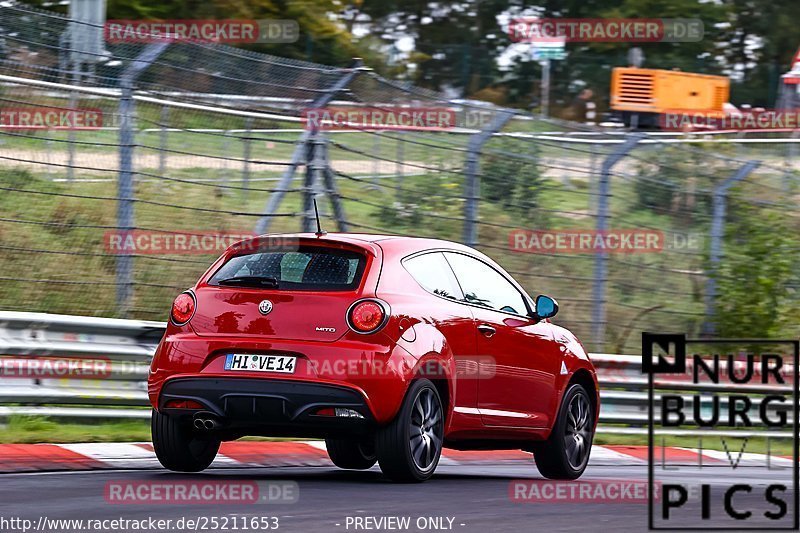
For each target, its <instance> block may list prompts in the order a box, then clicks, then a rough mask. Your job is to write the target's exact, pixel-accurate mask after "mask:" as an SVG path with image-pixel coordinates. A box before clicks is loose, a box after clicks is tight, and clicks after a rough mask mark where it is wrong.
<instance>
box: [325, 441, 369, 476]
mask: <svg viewBox="0 0 800 533" xmlns="http://www.w3.org/2000/svg"><path fill="white" fill-rule="evenodd" d="M325 446H326V448H327V449H328V457H330V458H331V461H333V464H335V465H336V466H338V467H339V468H344V469H345V470H367V469H368V468H372V467H373V466H375V463H377V462H378V456H377V455H376V454H375V442H374V440H373V439H371V438H370V439H364V440H352V439H325Z"/></svg>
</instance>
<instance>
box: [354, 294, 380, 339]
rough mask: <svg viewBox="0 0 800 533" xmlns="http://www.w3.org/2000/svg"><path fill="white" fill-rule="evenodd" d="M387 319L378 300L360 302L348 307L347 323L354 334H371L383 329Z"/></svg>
mask: <svg viewBox="0 0 800 533" xmlns="http://www.w3.org/2000/svg"><path fill="white" fill-rule="evenodd" d="M388 317H389V315H388V313H387V311H386V307H385V304H383V303H382V302H380V301H379V300H361V301H358V302H356V303H354V304H353V305H351V306H350V309H349V311H348V313H347V323H348V324H349V325H350V329H352V330H353V331H355V332H356V333H373V332H375V331H377V330H379V329H380V328H381V327H383V325H384V324H385V323H386V320H387V318H388Z"/></svg>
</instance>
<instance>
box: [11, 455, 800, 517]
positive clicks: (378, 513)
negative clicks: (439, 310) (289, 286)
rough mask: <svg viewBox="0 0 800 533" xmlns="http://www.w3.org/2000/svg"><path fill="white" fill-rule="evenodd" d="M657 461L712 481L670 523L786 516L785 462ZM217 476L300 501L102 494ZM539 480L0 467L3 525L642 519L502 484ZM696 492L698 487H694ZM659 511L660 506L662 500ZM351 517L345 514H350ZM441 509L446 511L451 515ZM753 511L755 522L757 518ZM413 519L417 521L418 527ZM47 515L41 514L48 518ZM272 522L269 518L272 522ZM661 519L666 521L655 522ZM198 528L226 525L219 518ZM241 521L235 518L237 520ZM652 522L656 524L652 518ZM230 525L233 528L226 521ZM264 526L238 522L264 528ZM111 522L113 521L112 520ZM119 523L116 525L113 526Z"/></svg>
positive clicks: (518, 475)
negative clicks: (515, 493) (725, 503)
mask: <svg viewBox="0 0 800 533" xmlns="http://www.w3.org/2000/svg"><path fill="white" fill-rule="evenodd" d="M673 468H675V469H674V470H660V469H659V470H657V471H656V476H657V479H658V480H660V481H662V482H664V483H669V482H676V483H681V484H685V483H708V484H709V485H710V486H711V495H712V504H711V506H710V510H711V513H712V516H711V519H710V520H708V521H702V520H701V519H700V506H699V504H698V503H697V502H696V501H692V502H690V503H688V504H687V505H686V506H685V508H683V509H681V510H679V511H677V512H676V514H674V515H673V518H674V520H675V521H673V522H671V524H672V525H673V526H674V525H682V526H683V527H691V528H696V529H697V530H706V531H708V530H709V529H710V528H711V527H720V526H724V527H728V528H731V527H733V528H737V529H739V528H741V530H746V529H745V528H754V527H767V526H773V527H776V526H778V527H786V526H791V525H792V517H793V512H794V508H793V506H794V497H795V495H794V493H793V491H792V478H793V473H792V469H791V468H783V469H777V470H768V469H766V468H764V467H742V468H738V469H736V470H731V469H730V468H729V467H723V466H707V467H705V468H703V469H697V468H696V467H673ZM187 478H190V479H198V478H201V479H204V480H208V479H214V480H221V481H222V480H237V481H242V480H256V481H260V482H273V481H279V480H293V481H295V482H296V483H297V485H298V488H299V494H298V501H297V502H296V503H291V504H268V505H186V504H182V505H176V504H162V505H152V504H151V505H112V504H109V503H107V502H106V500H105V498H104V490H105V487H106V484H107V483H108V482H110V481H123V480H124V481H142V482H153V481H155V482H164V481H171V480H185V479H187ZM521 479H525V480H530V481H533V482H534V483H542V480H541V477H540V476H539V474H538V472H537V471H536V469H535V467H534V465H533V464H531V465H530V467H527V466H526V465H519V464H515V465H505V466H504V465H475V466H472V465H458V466H449V465H440V467H439V468H438V469H437V472H436V474H435V476H434V477H433V478H432V479H431V480H429V481H428V482H426V483H423V484H411V485H397V484H393V483H391V482H389V481H387V480H386V479H385V478H384V477H383V476H382V475H381V473H380V471H379V470H377V468H373V469H372V470H369V471H365V472H355V471H343V470H338V469H336V468H328V467H275V468H235V469H211V470H208V471H206V472H205V473H202V474H195V475H191V476H187V475H182V474H181V475H179V474H173V473H169V472H166V471H160V470H105V471H92V472H71V473H70V472H58V473H46V472H38V473H25V474H3V475H0V526H3V527H0V530H2V531H3V532H4V533H5V532H6V531H8V532H13V531H22V530H21V529H19V528H18V524H17V528H14V527H12V526H13V524H11V523H9V522H5V523H4V522H3V521H2V520H3V519H9V518H12V517H15V518H24V519H29V520H31V521H32V523H33V524H34V529H33V530H34V531H35V530H36V529H35V525H36V524H38V521H39V519H40V517H46V518H47V519H48V520H52V519H115V518H133V519H139V520H141V519H144V518H148V517H153V518H155V519H167V518H169V519H172V520H175V521H177V520H178V519H180V518H182V517H187V518H193V519H197V518H200V517H205V518H210V517H228V518H229V519H230V518H232V517H240V519H241V518H242V517H276V518H277V521H278V525H279V529H278V531H287V532H297V533H305V532H325V533H331V532H339V531H343V532H344V531H443V530H444V531H460V532H465V533H467V532H469V533H472V532H487V531H488V532H505V531H508V532H515V533H519V532H527V531H548V532H549V531H582V532H594V531H604V532H609V533H610V532H612V531H645V530H647V524H648V505H647V503H646V502H638V503H630V502H628V503H622V502H619V501H601V502H592V503H587V502H585V501H581V502H576V501H569V500H567V501H557V502H553V501H549V502H546V503H531V502H525V503H519V502H515V501H512V498H511V497H510V493H509V488H510V486H511V484H512V483H513V482H514V481H515V480H521ZM646 479H647V468H646V466H643V465H637V466H593V465H590V466H589V468H588V469H587V471H586V473H585V474H584V476H583V477H582V478H581V480H580V483H587V482H588V483H594V482H601V484H602V482H607V481H608V480H616V481H619V480H623V481H634V480H639V481H644V480H646ZM733 483H742V484H748V485H750V486H752V487H753V491H752V493H750V494H747V493H738V494H737V495H736V496H735V497H734V500H733V501H734V502H735V507H736V508H737V509H740V510H746V509H750V510H752V511H753V513H754V514H753V518H751V519H750V520H748V521H743V522H732V521H730V520H726V519H725V516H724V512H723V510H722V503H721V502H722V499H723V493H724V491H725V489H726V488H727V487H728V486H729V485H731V484H733ZM770 483H785V484H786V485H787V486H788V487H789V492H788V493H786V494H783V495H782V497H783V499H785V500H786V501H787V503H788V508H789V513H788V515H787V517H786V518H785V519H784V520H782V521H777V522H768V521H766V520H765V519H764V518H763V512H764V511H768V510H775V509H776V507H775V506H773V505H771V504H769V503H768V502H765V499H764V488H765V487H766V486H767V485H768V484H770ZM696 494H699V492H697V493H696ZM656 505H657V506H659V507H658V509H657V512H658V511H660V504H659V503H657V504H656ZM390 516H391V517H409V519H410V522H409V526H408V527H405V526H401V527H400V528H399V529H398V528H394V529H392V528H390V527H382V528H379V527H377V522H374V521H369V522H368V521H366V520H365V521H362V522H361V524H362V526H361V527H356V521H355V520H356V517H361V518H362V519H366V518H367V517H370V518H374V519H375V520H377V519H380V518H381V517H390ZM428 517H446V518H443V519H442V520H441V525H440V526H438V527H437V525H436V524H435V523H434V524H433V525H430V523H429V522H428V523H426V522H425V520H426V519H427V518H428ZM348 518H349V520H348ZM447 518H450V519H452V525H449V522H448V520H447ZM759 519H760V522H757V520H759ZM418 521H419V525H421V526H422V527H418ZM45 523H46V521H45ZM272 523H274V522H272ZM662 524H663V523H662ZM206 525H207V528H208V529H202V528H196V529H198V530H200V531H203V530H205V531H223V530H224V529H223V528H222V527H217V528H216V529H214V528H212V527H211V525H210V523H208V524H206ZM240 525H241V524H240ZM657 525H658V524H657ZM166 530H169V531H195V529H189V528H186V527H184V528H181V529H179V528H175V527H174V526H173V527H171V528H169V529H161V530H159V529H155V530H148V531H166ZM227 530H230V531H232V530H233V529H232V528H231V527H230V524H229V528H228V529H227ZM265 530H266V529H264V528H260V529H241V528H240V529H239V531H265ZM38 531H47V532H50V531H52V532H53V533H60V532H61V531H71V530H69V529H55V528H50V529H39V530H38ZM108 531H111V530H110V529H109V530H108ZM116 531H123V529H117V530H116Z"/></svg>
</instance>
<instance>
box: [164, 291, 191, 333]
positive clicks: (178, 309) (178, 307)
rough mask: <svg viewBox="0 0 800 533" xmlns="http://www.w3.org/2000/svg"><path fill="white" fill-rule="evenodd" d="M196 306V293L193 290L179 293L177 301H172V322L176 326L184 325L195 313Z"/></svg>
mask: <svg viewBox="0 0 800 533" xmlns="http://www.w3.org/2000/svg"><path fill="white" fill-rule="evenodd" d="M195 307H196V303H195V301H194V294H192V293H191V292H183V293H181V294H179V295H178V297H177V298H175V301H174V302H172V312H171V313H170V318H171V319H172V323H173V324H175V325H176V326H182V325H184V324H186V323H187V322H189V321H190V320H191V319H192V316H193V315H194V310H195Z"/></svg>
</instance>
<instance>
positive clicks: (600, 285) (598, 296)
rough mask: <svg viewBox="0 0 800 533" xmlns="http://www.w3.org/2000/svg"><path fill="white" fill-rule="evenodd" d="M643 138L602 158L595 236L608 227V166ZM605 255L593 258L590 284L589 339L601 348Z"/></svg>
mask: <svg viewBox="0 0 800 533" xmlns="http://www.w3.org/2000/svg"><path fill="white" fill-rule="evenodd" d="M641 139H642V137H641V136H640V135H632V136H630V137H628V139H627V140H625V142H624V143H622V144H621V145H620V146H619V148H617V149H616V150H614V151H613V152H612V153H611V154H610V155H609V156H608V157H606V158H605V159H604V160H603V164H602V165H601V167H600V183H599V184H598V187H597V225H596V230H597V233H598V235H602V234H603V233H605V232H606V231H607V230H608V198H609V196H611V191H610V186H611V169H612V168H613V167H614V165H616V164H617V163H619V161H620V160H621V159H622V158H623V157H625V156H626V155H627V154H628V153H629V152H630V151H631V150H633V148H634V147H635V146H636V145H637V144H638V143H639V141H640V140H641ZM607 277H608V254H607V253H606V251H605V249H601V250H599V251H598V252H597V254H596V255H595V259H594V281H593V286H592V302H593V303H594V308H593V309H592V340H593V342H594V348H595V350H598V351H601V352H602V351H603V346H604V344H605V338H606V282H607V281H608V279H607Z"/></svg>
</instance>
